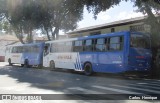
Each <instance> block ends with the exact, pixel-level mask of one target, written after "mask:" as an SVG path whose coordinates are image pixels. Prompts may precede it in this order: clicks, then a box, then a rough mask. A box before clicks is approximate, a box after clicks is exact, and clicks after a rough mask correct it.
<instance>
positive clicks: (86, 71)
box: [84, 63, 93, 76]
mask: <svg viewBox="0 0 160 103" xmlns="http://www.w3.org/2000/svg"><path fill="white" fill-rule="evenodd" d="M92 73H93V71H92V65H91V63H86V64H85V65H84V74H85V75H87V76H89V75H92Z"/></svg>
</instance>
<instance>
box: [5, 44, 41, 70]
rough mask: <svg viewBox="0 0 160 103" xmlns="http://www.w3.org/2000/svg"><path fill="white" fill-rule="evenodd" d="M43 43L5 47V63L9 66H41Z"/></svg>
mask: <svg viewBox="0 0 160 103" xmlns="http://www.w3.org/2000/svg"><path fill="white" fill-rule="evenodd" d="M43 49H44V43H31V44H17V45H8V46H7V47H6V52H5V53H6V54H5V62H8V63H9V65H12V64H21V66H26V67H29V66H39V67H41V66H42V63H43V60H42V59H43Z"/></svg>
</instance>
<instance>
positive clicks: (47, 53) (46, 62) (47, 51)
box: [43, 43, 50, 67]
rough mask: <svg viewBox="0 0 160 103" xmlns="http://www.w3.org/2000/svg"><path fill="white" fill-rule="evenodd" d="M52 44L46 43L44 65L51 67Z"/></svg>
mask: <svg viewBox="0 0 160 103" xmlns="http://www.w3.org/2000/svg"><path fill="white" fill-rule="evenodd" d="M49 54H50V44H49V43H46V44H45V46H44V50H43V66H44V67H49Z"/></svg>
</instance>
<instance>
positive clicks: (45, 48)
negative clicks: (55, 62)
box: [44, 44, 49, 56]
mask: <svg viewBox="0 0 160 103" xmlns="http://www.w3.org/2000/svg"><path fill="white" fill-rule="evenodd" d="M48 54H49V44H46V45H45V46H44V56H46V55H48Z"/></svg>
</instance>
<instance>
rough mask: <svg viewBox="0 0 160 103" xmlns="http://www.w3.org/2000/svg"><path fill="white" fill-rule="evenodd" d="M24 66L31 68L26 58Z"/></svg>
mask: <svg viewBox="0 0 160 103" xmlns="http://www.w3.org/2000/svg"><path fill="white" fill-rule="evenodd" d="M24 67H25V68H29V62H28V60H25V62H24Z"/></svg>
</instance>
